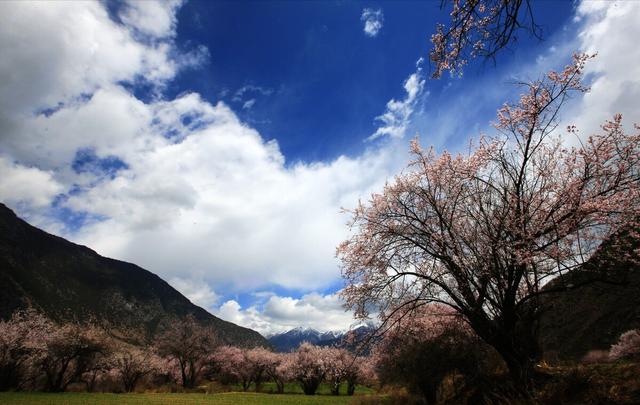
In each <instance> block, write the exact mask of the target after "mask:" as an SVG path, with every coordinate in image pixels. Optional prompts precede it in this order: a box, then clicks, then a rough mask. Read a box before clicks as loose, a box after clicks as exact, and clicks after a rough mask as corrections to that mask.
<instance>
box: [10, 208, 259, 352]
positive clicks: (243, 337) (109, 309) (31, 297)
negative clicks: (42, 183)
mask: <svg viewBox="0 0 640 405" xmlns="http://www.w3.org/2000/svg"><path fill="white" fill-rule="evenodd" d="M29 306H31V307H34V308H36V309H38V310H41V311H43V312H44V313H45V314H47V315H48V316H49V317H51V318H53V319H55V320H58V321H71V320H72V321H80V322H86V321H92V322H96V323H99V324H102V325H104V326H106V327H108V328H111V329H112V330H114V331H116V332H117V331H121V332H123V333H125V332H126V333H130V332H132V331H133V332H135V333H136V334H138V335H140V336H143V337H144V339H152V338H153V336H154V335H155V334H156V333H157V332H158V331H159V330H160V329H161V328H162V326H163V325H164V324H166V323H168V322H171V321H172V320H175V319H180V318H183V317H185V316H187V315H189V314H192V315H193V316H194V317H195V318H196V319H198V320H199V321H200V322H202V323H203V324H206V325H211V326H213V327H214V328H215V330H216V331H217V333H218V335H219V337H220V338H221V339H222V340H223V341H224V342H226V343H228V344H234V345H238V346H256V345H261V346H267V345H268V342H267V341H266V339H264V337H262V336H261V335H260V334H259V333H258V332H255V331H253V330H251V329H247V328H243V327H240V326H238V325H235V324H233V323H230V322H226V321H223V320H222V319H219V318H216V317H215V316H213V315H211V314H210V313H208V312H207V311H205V310H204V309H202V308H200V307H198V306H196V305H194V304H192V303H191V302H190V301H189V300H188V299H187V298H186V297H185V296H183V295H182V294H180V293H179V292H178V291H176V290H175V289H174V288H173V287H171V286H170V285H169V284H168V283H166V282H165V281H164V280H162V279H161V278H160V277H158V276H157V275H155V274H153V273H151V272H149V271H147V270H145V269H143V268H141V267H139V266H136V265H135V264H131V263H126V262H122V261H119V260H114V259H109V258H106V257H102V256H100V255H98V254H97V253H96V252H94V251H93V250H91V249H89V248H87V247H85V246H80V245H76V244H74V243H71V242H69V241H67V240H65V239H63V238H60V237H57V236H54V235H51V234H48V233H46V232H44V231H42V230H40V229H38V228H35V227H33V226H31V225H29V224H28V223H26V222H25V221H23V220H21V219H20V218H18V217H17V216H16V215H15V214H14V213H13V211H11V210H10V209H9V208H7V207H6V206H5V205H4V204H0V318H3V319H6V318H8V317H10V316H11V314H12V313H13V311H15V310H16V309H20V308H26V307H29Z"/></svg>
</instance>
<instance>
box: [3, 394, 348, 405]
mask: <svg viewBox="0 0 640 405" xmlns="http://www.w3.org/2000/svg"><path fill="white" fill-rule="evenodd" d="M352 400H353V397H347V396H338V397H336V396H329V395H314V396H306V395H297V394H282V395H276V394H256V393H243V392H227V393H220V394H99V393H95V394H88V393H72V392H67V393H61V394H48V393H37V392H33V393H26V392H15V393H14V392H3V393H0V404H3V405H32V404H33V405H166V404H169V405H200V404H203V405H204V404H206V405H208V404H211V405H276V404H283V405H297V404H300V405H325V404H326V405H329V404H338V405H339V404H349V403H350V402H352Z"/></svg>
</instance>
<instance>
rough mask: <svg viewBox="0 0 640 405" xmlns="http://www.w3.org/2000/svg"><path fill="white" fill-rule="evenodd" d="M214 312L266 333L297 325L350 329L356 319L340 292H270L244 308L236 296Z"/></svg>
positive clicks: (281, 330) (327, 329)
mask: <svg viewBox="0 0 640 405" xmlns="http://www.w3.org/2000/svg"><path fill="white" fill-rule="evenodd" d="M214 314H216V315H218V316H220V317H221V318H223V319H226V320H229V321H231V322H234V323H237V324H238V325H242V326H245V327H248V328H251V329H254V330H257V331H258V332H260V333H262V334H263V335H271V334H274V333H279V332H284V331H287V330H290V329H293V328H296V327H300V326H302V327H309V328H313V329H316V330H319V331H338V330H341V331H343V330H347V329H349V328H350V327H351V326H352V324H353V323H354V320H353V315H352V314H351V313H350V312H345V310H344V308H343V307H342V301H341V300H340V299H339V297H338V295H337V294H328V295H320V294H317V293H311V294H307V295H304V296H302V297H301V298H298V299H296V298H292V297H281V296H277V295H271V296H269V298H268V299H267V301H266V302H264V303H263V304H260V305H253V306H250V307H248V308H246V309H243V308H242V307H241V306H240V304H238V302H237V301H235V300H229V301H227V302H225V303H224V304H222V305H221V306H220V307H219V308H218V309H217V310H215V311H214Z"/></svg>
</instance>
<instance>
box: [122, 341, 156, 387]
mask: <svg viewBox="0 0 640 405" xmlns="http://www.w3.org/2000/svg"><path fill="white" fill-rule="evenodd" d="M110 363H111V369H112V371H113V372H115V374H116V376H117V378H118V379H119V380H120V382H121V383H122V386H123V388H124V391H125V392H133V391H134V390H135V388H136V385H137V384H138V382H140V380H141V379H143V378H144V377H145V376H147V375H149V374H150V373H152V372H154V371H155V370H156V364H157V363H158V361H157V360H156V359H155V358H154V355H153V353H151V352H150V351H148V350H144V349H140V348H136V347H122V348H120V349H119V350H117V351H116V352H115V353H114V354H113V355H112V357H111V362H110Z"/></svg>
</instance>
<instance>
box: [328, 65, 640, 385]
mask: <svg viewBox="0 0 640 405" xmlns="http://www.w3.org/2000/svg"><path fill="white" fill-rule="evenodd" d="M589 58H590V56H587V55H575V56H574V58H573V62H572V63H571V64H570V65H568V66H567V67H566V68H565V69H564V70H563V71H561V72H555V71H552V72H550V73H548V74H547V75H546V76H544V77H543V78H541V79H540V80H536V81H534V82H530V83H528V84H525V85H524V86H525V89H526V92H525V93H524V94H523V95H522V96H521V98H520V100H519V102H517V103H515V104H505V105H504V106H503V107H502V108H501V109H500V110H499V111H498V117H497V122H496V124H495V128H496V133H495V134H494V135H491V136H483V137H481V138H480V139H479V140H478V141H477V144H476V145H470V147H469V151H468V152H467V153H464V154H463V153H460V154H457V155H452V154H450V153H448V152H446V151H444V152H442V153H436V151H435V150H434V149H433V148H430V149H423V148H422V147H421V146H420V145H419V144H418V141H417V140H414V141H413V142H412V145H411V151H412V154H413V160H412V162H411V163H410V165H409V167H408V168H407V170H406V171H405V172H404V173H402V174H400V175H398V176H397V177H396V178H395V179H394V180H393V181H392V182H390V183H389V184H387V185H386V186H385V187H384V189H383V191H382V192H380V193H377V194H373V195H372V196H371V198H370V200H369V201H368V202H367V203H360V204H359V205H358V206H357V207H356V208H355V209H354V210H353V211H352V215H353V219H352V223H351V226H352V236H351V237H350V238H349V239H348V240H346V241H344V242H343V243H342V244H341V245H340V246H339V247H338V249H337V255H338V257H339V258H340V259H341V262H342V274H343V277H344V278H345V280H346V283H347V287H346V288H345V289H344V290H343V297H344V299H345V300H346V303H347V306H348V307H349V308H351V309H353V310H355V313H356V315H357V316H359V317H367V316H369V314H370V313H377V314H378V315H379V316H380V318H381V319H382V320H383V321H388V320H390V319H395V316H396V314H397V313H410V312H412V311H415V310H416V309H417V308H420V307H421V306H423V305H426V304H430V303H439V304H442V305H445V306H448V307H450V308H452V309H453V310H454V311H455V312H456V313H457V314H459V315H460V316H462V317H463V319H464V320H465V321H466V322H467V323H468V325H470V327H471V328H472V329H473V331H474V332H475V333H476V334H477V335H478V336H479V337H480V338H481V339H482V340H484V341H485V342H486V343H487V344H489V345H491V346H493V348H495V350H496V351H497V352H498V353H499V354H500V355H501V357H502V358H503V359H504V362H505V363H506V365H507V366H508V368H509V371H510V374H511V376H512V378H513V379H514V380H516V381H518V382H519V383H523V384H525V386H526V384H528V382H529V381H530V377H531V375H532V371H533V366H534V365H535V363H536V362H537V361H538V360H539V358H540V355H541V353H540V348H539V343H538V341H539V340H538V323H539V319H540V315H541V311H542V301H541V296H542V295H543V294H545V290H543V289H542V287H543V286H544V285H545V283H546V282H548V281H549V280H551V279H558V280H562V276H563V275H564V274H566V273H567V272H570V271H573V270H574V269H577V268H579V267H580V266H581V265H582V264H583V263H584V262H585V261H587V260H589V258H590V257H592V256H593V254H594V253H595V252H596V251H597V249H598V247H599V246H600V244H601V243H602V242H603V241H607V240H612V238H614V237H615V235H616V234H618V233H619V232H622V231H625V230H626V231H629V230H631V231H632V233H633V234H634V235H635V236H636V237H637V234H635V232H634V231H633V230H634V229H637V228H635V227H637V225H638V223H637V220H638V218H639V216H640V128H639V127H638V126H637V125H636V126H635V127H634V132H633V133H627V132H626V131H625V130H624V128H623V124H622V117H621V116H620V115H615V116H614V117H612V119H611V121H607V122H605V123H604V124H603V125H602V127H601V128H600V129H596V128H589V129H588V130H589V131H592V132H590V133H591V135H590V136H588V137H580V136H578V135H579V134H578V129H577V128H575V127H573V126H570V127H569V128H568V129H566V130H564V129H562V128H558V125H559V113H560V112H561V108H562V106H563V105H564V104H565V102H566V100H567V99H568V98H569V97H570V96H571V94H572V93H580V92H584V91H587V90H588V89H587V88H586V87H585V86H584V85H583V84H582V82H581V80H582V73H583V67H584V65H585V63H586V62H587V61H588V59H589ZM578 139H580V141H578ZM572 144H575V146H572ZM557 285H558V286H559V287H558V288H559V289H562V288H566V286H565V285H564V284H563V283H561V282H560V283H558V284H557Z"/></svg>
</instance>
